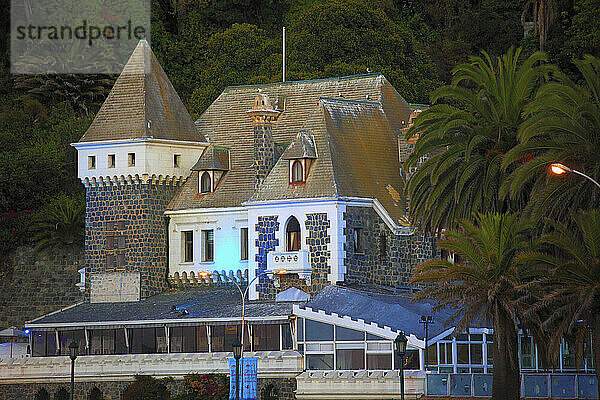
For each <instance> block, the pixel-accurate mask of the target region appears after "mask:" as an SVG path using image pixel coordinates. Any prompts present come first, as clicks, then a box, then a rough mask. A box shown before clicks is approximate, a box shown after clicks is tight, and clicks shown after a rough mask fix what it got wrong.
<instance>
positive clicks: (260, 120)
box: [246, 93, 280, 189]
mask: <svg viewBox="0 0 600 400" xmlns="http://www.w3.org/2000/svg"><path fill="white" fill-rule="evenodd" d="M246 113H247V114H248V115H249V116H250V118H251V119H252V127H253V130H254V136H253V137H254V142H253V148H254V171H255V175H256V179H255V181H254V189H258V187H259V186H260V184H261V183H262V182H263V181H264V180H265V178H266V177H267V175H268V174H269V172H270V171H271V168H273V166H274V165H275V162H276V161H277V160H276V159H275V143H274V142H273V133H272V130H273V124H274V123H275V122H276V121H277V118H278V117H279V114H280V112H279V111H277V110H275V109H274V108H273V106H272V105H271V101H270V100H269V96H267V95H266V94H262V93H259V94H257V95H256V97H255V99H254V105H253V106H252V108H251V109H250V110H248V111H246Z"/></svg>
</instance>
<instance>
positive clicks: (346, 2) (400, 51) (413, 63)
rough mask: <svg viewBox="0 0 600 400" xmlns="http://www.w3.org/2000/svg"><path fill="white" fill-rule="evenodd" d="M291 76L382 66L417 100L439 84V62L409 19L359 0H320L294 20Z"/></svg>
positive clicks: (356, 71) (321, 75)
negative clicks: (396, 19)
mask: <svg viewBox="0 0 600 400" xmlns="http://www.w3.org/2000/svg"><path fill="white" fill-rule="evenodd" d="M287 65H288V67H289V70H288V71H289V72H288V77H287V78H288V79H290V80H293V79H314V78H324V77H331V76H339V75H348V74H364V73H366V72H367V71H373V72H376V71H377V72H382V73H383V74H384V75H385V76H386V77H387V78H388V79H389V80H390V82H391V83H392V84H393V85H394V86H395V87H396V89H397V90H398V92H399V93H400V94H401V95H403V96H404V97H406V98H407V99H409V100H410V101H413V102H424V101H426V99H427V97H428V96H429V93H431V91H432V90H433V89H435V88H436V87H437V86H439V80H438V79H437V77H436V73H435V65H434V64H433V63H432V61H431V59H430V58H429V56H428V55H427V53H426V51H425V48H424V47H423V46H422V45H421V44H420V43H419V42H418V41H417V40H416V39H415V37H414V35H413V33H412V31H411V30H410V29H408V28H407V26H406V23H405V22H404V21H400V23H394V21H392V20H391V19H390V18H389V17H388V16H387V15H386V13H385V12H384V11H383V10H381V9H379V8H374V7H373V6H372V5H371V4H370V3H368V2H365V1H359V0H331V1H327V2H323V3H317V4H315V5H313V6H312V7H310V8H308V9H305V10H303V11H302V12H300V13H298V14H297V15H295V16H294V18H293V20H292V21H291V23H290V26H289V56H288V64H287Z"/></svg>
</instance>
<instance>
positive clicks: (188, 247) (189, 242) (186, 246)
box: [183, 231, 194, 262]
mask: <svg viewBox="0 0 600 400" xmlns="http://www.w3.org/2000/svg"><path fill="white" fill-rule="evenodd" d="M183 261H184V262H192V261H194V232H193V231H183Z"/></svg>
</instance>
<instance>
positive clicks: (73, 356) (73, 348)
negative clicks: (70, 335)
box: [69, 340, 79, 400]
mask: <svg viewBox="0 0 600 400" xmlns="http://www.w3.org/2000/svg"><path fill="white" fill-rule="evenodd" d="M78 350H79V345H78V344H77V342H76V341H75V340H73V341H72V342H71V344H70V345H69V357H71V400H73V392H74V390H75V359H76V358H77V352H78Z"/></svg>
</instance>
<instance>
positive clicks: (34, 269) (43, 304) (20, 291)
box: [0, 247, 84, 328]
mask: <svg viewBox="0 0 600 400" xmlns="http://www.w3.org/2000/svg"><path fill="white" fill-rule="evenodd" d="M83 259H84V257H83V251H82V250H80V251H59V250H44V251H36V250H34V249H32V248H27V247H21V248H19V249H17V250H16V251H15V253H14V254H13V255H12V263H13V266H14V269H13V273H12V274H11V275H10V276H8V277H5V278H4V279H3V280H2V281H0V328H2V327H8V326H13V325H14V326H23V323H24V322H25V321H28V320H31V319H34V318H36V317H39V316H41V315H44V314H47V313H50V312H52V311H56V310H58V309H60V308H63V307H66V306H70V305H72V304H74V303H77V302H79V301H81V300H82V294H81V291H80V290H79V288H78V287H77V286H75V284H77V283H78V282H79V281H80V277H79V273H78V272H77V270H78V269H80V268H82V267H83V265H84V263H83Z"/></svg>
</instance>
